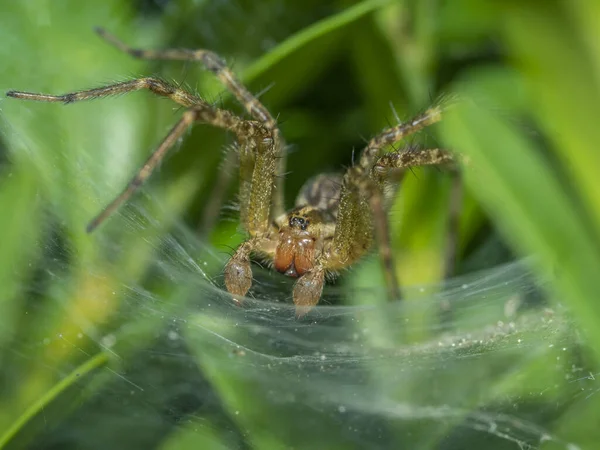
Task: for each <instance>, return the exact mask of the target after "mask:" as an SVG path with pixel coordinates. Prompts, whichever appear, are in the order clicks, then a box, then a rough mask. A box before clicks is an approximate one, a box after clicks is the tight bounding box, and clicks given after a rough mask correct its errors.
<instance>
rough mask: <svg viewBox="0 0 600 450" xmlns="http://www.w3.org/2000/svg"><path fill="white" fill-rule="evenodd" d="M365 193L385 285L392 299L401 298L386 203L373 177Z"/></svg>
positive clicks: (365, 187)
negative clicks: (371, 215) (369, 207)
mask: <svg viewBox="0 0 600 450" xmlns="http://www.w3.org/2000/svg"><path fill="white" fill-rule="evenodd" d="M363 191H364V195H365V196H366V198H368V199H369V204H370V206H371V211H372V214H373V226H374V228H375V238H376V241H377V247H378V252H379V258H380V260H381V265H382V267H383V275H384V278H385V285H386V287H387V291H388V298H389V299H390V300H392V301H393V300H399V299H400V287H399V285H398V276H397V274H396V265H395V263H394V257H393V255H392V243H391V236H390V227H389V223H388V214H387V210H386V208H385V205H384V198H383V192H382V191H381V188H380V187H379V186H378V185H377V184H376V183H375V181H374V180H373V179H370V180H369V182H368V183H367V184H366V185H364V186H363Z"/></svg>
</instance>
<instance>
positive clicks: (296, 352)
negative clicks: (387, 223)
mask: <svg viewBox="0 0 600 450" xmlns="http://www.w3.org/2000/svg"><path fill="white" fill-rule="evenodd" d="M128 220H129V223H130V224H131V225H132V226H131V230H130V231H129V233H131V235H132V238H133V235H134V233H135V232H136V231H137V230H136V229H137V228H138V226H139V223H138V224H136V223H135V221H136V220H137V219H133V218H131V217H129V218H128ZM157 242H158V243H157V244H155V245H154V246H153V247H154V249H155V252H156V253H155V259H154V264H153V267H152V269H151V271H150V274H151V275H150V276H149V277H148V280H146V283H145V284H150V285H152V282H153V281H155V282H158V281H160V282H161V284H164V282H165V280H167V281H168V283H167V284H168V285H169V289H168V290H163V292H160V291H159V292H153V291H152V290H151V289H148V288H146V287H142V286H141V285H139V284H132V282H131V280H130V279H120V280H119V281H118V283H117V285H118V286H119V291H116V292H113V294H114V295H116V296H122V298H123V301H122V304H121V308H120V310H119V317H118V321H117V322H118V325H116V326H114V327H113V329H111V330H110V331H108V332H104V331H103V332H102V333H101V334H99V330H98V329H97V328H96V327H91V328H88V330H87V332H86V335H85V336H84V337H83V339H84V340H85V339H90V340H91V341H93V342H95V343H96V345H97V346H99V347H100V348H102V349H103V351H104V352H106V353H107V354H108V355H110V360H111V361H112V363H111V364H109V366H108V367H107V368H106V370H105V371H104V373H103V374H102V375H101V376H98V377H96V378H95V379H93V380H92V383H91V384H92V385H94V384H99V385H101V386H102V388H101V390H100V392H101V395H98V394H90V396H91V397H90V398H91V400H90V402H89V406H88V408H87V409H86V410H87V412H86V413H82V412H81V411H79V412H78V413H77V418H71V419H70V420H67V421H66V423H67V424H72V423H73V420H75V421H76V422H77V423H78V427H76V428H73V427H72V425H63V426H62V432H58V433H54V434H49V435H48V436H45V437H44V439H42V442H45V443H46V444H47V445H48V444H55V445H60V446H66V445H73V446H75V447H77V448H95V446H94V444H93V442H95V439H93V438H92V437H93V436H94V434H93V427H94V424H95V423H97V422H98V421H106V420H107V417H111V418H112V420H114V421H115V425H116V426H117V428H122V429H123V431H125V430H130V431H131V430H138V431H139V432H140V433H139V435H142V436H145V438H147V439H150V437H151V436H153V435H154V433H160V432H161V430H162V431H163V432H164V431H165V430H166V429H169V430H170V431H171V432H172V433H171V438H170V439H169V440H166V441H165V442H164V448H187V447H186V445H185V442H188V441H186V440H189V442H193V443H194V445H198V439H199V438H200V440H201V442H204V444H205V445H207V448H247V446H248V445H249V446H250V447H252V448H314V447H318V448H449V449H459V448H465V447H464V446H465V445H472V443H473V442H478V443H479V445H481V448H483V447H485V448H521V449H535V448H547V447H546V445H553V446H554V447H551V448H569V449H575V448H578V447H577V446H575V445H574V444H570V443H568V442H563V441H561V440H560V439H559V438H558V437H556V436H555V435H554V434H553V433H552V432H551V431H550V430H549V429H548V428H546V427H544V426H541V425H538V423H539V422H540V421H541V420H542V418H543V419H544V422H546V423H547V418H548V416H550V417H551V416H552V415H553V414H558V412H559V411H560V409H561V405H562V404H564V402H566V401H567V398H568V397H567V398H565V397H564V395H565V391H567V392H569V393H570V394H571V395H574V394H575V393H577V391H579V390H580V389H582V387H581V386H580V383H581V380H579V381H578V382H577V379H579V378H580V375H578V372H579V371H582V370H583V369H582V368H580V367H578V366H577V365H576V362H575V361H573V358H572V356H571V355H572V354H573V348H574V346H575V344H576V340H575V337H574V335H573V333H572V329H571V328H572V327H571V326H570V325H571V322H570V320H569V318H568V316H566V315H565V314H564V312H562V311H556V310H551V309H549V308H548V306H547V304H546V302H545V300H544V295H543V288H544V286H545V283H544V282H540V281H539V280H538V281H537V282H534V281H533V278H532V276H531V274H530V271H529V270H528V266H529V264H530V263H531V262H532V261H516V262H512V263H508V264H504V265H501V266H498V267H494V268H492V269H488V270H484V271H479V272H475V273H472V274H470V275H467V276H462V277H459V278H456V279H452V280H450V281H448V282H446V283H445V284H443V285H440V286H422V287H419V286H417V287H414V288H411V289H408V290H407V291H406V292H405V297H406V299H405V300H404V301H401V302H399V303H382V304H380V305H377V306H354V307H352V306H330V305H327V304H324V305H322V306H317V307H316V308H315V309H314V310H313V311H312V312H311V313H310V314H309V315H308V316H307V317H306V318H305V319H304V320H300V321H299V320H296V319H295V317H294V308H293V305H292V304H291V303H290V301H289V296H290V293H289V292H290V291H289V287H290V284H289V283H288V282H287V279H283V280H282V278H283V277H280V276H278V275H277V274H270V273H268V272H266V271H262V270H261V269H259V268H255V272H256V273H255V275H256V277H257V289H255V290H254V291H253V292H254V294H253V298H249V299H248V300H247V301H246V302H245V303H244V305H243V307H239V306H236V305H235V304H234V303H233V302H232V301H231V300H230V298H229V296H228V294H227V293H225V292H223V290H222V289H221V288H220V281H219V269H218V268H219V267H221V266H222V263H223V260H224V257H223V255H222V254H221V253H219V252H218V251H216V250H215V249H213V248H211V247H210V246H206V245H205V244H203V243H202V242H201V241H199V240H198V239H197V238H196V237H195V236H194V234H193V233H191V232H190V231H189V230H188V229H186V228H185V227H184V226H178V227H176V229H175V230H174V231H173V233H172V234H170V235H168V237H166V238H163V239H161V240H160V241H157ZM107 245H109V244H108V243H107ZM111 250H113V249H111ZM114 250H115V251H116V252H118V249H116V248H115V249H114ZM113 286H114V284H113ZM344 295H353V296H355V297H357V298H359V299H362V300H364V299H365V298H366V297H369V296H384V295H385V291H383V290H381V291H378V290H374V289H363V290H356V291H353V292H350V293H349V292H348V291H347V290H345V289H344V286H343V285H339V286H331V287H328V288H326V290H325V294H324V299H325V302H334V303H335V302H336V298H338V297H340V296H344ZM413 298H415V299H417V300H415V301H413V300H412V299H413ZM432 310H437V311H439V316H438V317H439V320H436V321H434V322H429V323H426V322H422V321H419V317H422V316H423V315H424V314H425V313H426V312H428V311H429V312H430V311H432ZM84 328H85V327H84ZM51 339H56V340H61V339H63V337H62V336H57V337H54V338H51ZM140 341H141V342H142V344H140ZM68 344H69V345H72V346H74V347H76V348H78V349H81V351H86V352H87V351H88V350H87V348H88V347H89V346H87V345H85V344H83V343H79V342H72V341H69V342H68ZM537 372H540V373H542V372H543V373H544V376H536V373H537ZM515 383H516V384H517V386H515ZM519 383H523V386H518V384H519ZM565 386H566V387H565ZM79 389H81V392H86V391H87V390H90V387H89V386H86V385H85V384H83V385H79ZM117 424H118V425H117ZM67 430H68V431H67ZM73 430H75V431H73ZM223 430H224V431H223ZM135 434H136V433H132V435H131V436H128V435H123V434H119V433H117V434H116V435H115V436H108V437H105V439H104V440H103V441H102V446H101V447H98V448H106V446H107V445H109V444H110V445H109V446H110V447H111V448H129V447H127V446H138V447H140V448H141V447H143V444H141V443H140V438H139V435H138V437H136V438H134V437H133V435H135ZM215 436H219V437H218V438H217V437H215ZM143 441H144V439H143V438H142V439H141V442H143ZM467 443H470V444H467ZM190 445H191V444H190ZM49 446H50V447H52V445H49ZM219 446H221V447H219ZM190 448H192V447H190Z"/></svg>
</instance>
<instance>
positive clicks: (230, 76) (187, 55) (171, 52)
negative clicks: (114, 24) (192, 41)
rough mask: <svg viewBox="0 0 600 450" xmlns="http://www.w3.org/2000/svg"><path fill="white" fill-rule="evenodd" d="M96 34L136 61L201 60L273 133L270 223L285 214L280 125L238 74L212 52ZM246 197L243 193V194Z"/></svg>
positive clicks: (265, 185)
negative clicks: (141, 45)
mask: <svg viewBox="0 0 600 450" xmlns="http://www.w3.org/2000/svg"><path fill="white" fill-rule="evenodd" d="M96 32H97V33H98V34H99V35H100V36H101V37H102V38H103V39H104V40H106V41H107V42H108V43H110V44H112V45H113V46H115V47H116V48H118V49H119V50H121V51H122V52H125V53H127V54H129V55H131V56H133V57H134V58H139V59H154V60H171V61H198V62H200V63H202V64H203V65H204V67H205V68H206V69H207V70H209V71H211V72H212V73H214V74H215V76H216V77H217V78H218V79H219V80H220V81H221V82H222V83H223V85H224V86H225V87H226V88H227V89H228V90H229V91H230V92H231V93H232V94H233V96H234V97H235V98H236V99H237V100H238V101H239V102H240V103H241V104H242V105H243V106H244V108H245V109H246V111H247V112H248V113H249V114H250V115H251V116H252V117H253V118H254V119H256V120H258V121H260V122H262V123H263V124H264V125H265V127H266V128H267V129H268V130H270V134H271V139H272V140H273V150H274V152H273V155H274V156H273V157H274V158H275V159H276V161H277V165H276V170H275V171H273V173H272V178H273V179H272V180H269V181H268V184H269V185H272V186H273V187H274V188H273V189H271V187H270V186H269V187H268V190H269V193H270V196H271V197H270V198H269V199H268V201H269V204H270V205H272V206H271V207H270V215H269V218H270V220H273V219H274V218H276V217H279V216H280V215H281V214H283V213H284V212H285V205H284V198H283V189H284V186H283V185H284V178H283V177H282V176H277V174H278V173H279V174H282V173H283V172H284V171H285V159H286V155H285V152H284V151H283V140H282V139H281V136H280V133H279V129H278V128H277V122H276V120H275V119H274V118H273V116H272V115H271V113H270V112H269V111H268V110H267V108H265V106H264V105H263V104H262V103H260V101H259V100H258V99H257V98H256V97H255V96H254V95H252V94H251V93H250V91H248V89H246V87H245V86H244V85H243V84H242V83H241V81H240V80H238V78H237V77H236V76H235V74H234V73H233V72H232V71H231V69H229V67H227V65H226V64H225V62H224V61H223V60H222V59H221V58H220V57H219V56H218V55H217V54H216V53H214V52H211V51H210V50H203V49H198V50H192V49H163V50H145V49H137V48H132V47H130V46H128V45H127V44H125V43H124V42H122V41H121V40H120V39H118V38H117V37H116V36H114V35H112V34H110V33H109V32H107V31H106V30H104V29H103V28H96ZM266 188H267V184H264V185H263V184H261V185H253V187H252V189H255V190H264V189H266ZM241 195H242V196H243V195H244V193H241Z"/></svg>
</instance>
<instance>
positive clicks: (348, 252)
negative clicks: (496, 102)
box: [294, 106, 452, 315]
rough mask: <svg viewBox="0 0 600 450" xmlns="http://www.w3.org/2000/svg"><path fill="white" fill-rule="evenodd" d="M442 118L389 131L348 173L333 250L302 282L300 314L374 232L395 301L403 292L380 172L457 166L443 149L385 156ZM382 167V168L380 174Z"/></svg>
mask: <svg viewBox="0 0 600 450" xmlns="http://www.w3.org/2000/svg"><path fill="white" fill-rule="evenodd" d="M441 117H442V109H441V107H439V106H436V107H433V108H430V109H428V110H426V111H425V112H424V113H422V114H420V115H418V116H416V117H415V118H413V119H412V120H410V121H408V122H406V123H402V124H399V125H396V126H394V127H390V128H387V129H385V130H383V131H382V132H381V133H379V134H378V135H377V136H375V137H373V138H372V139H371V140H370V141H369V143H368V144H367V146H366V148H365V149H364V150H363V152H362V154H361V158H360V160H359V163H358V164H357V165H355V166H353V167H350V168H349V169H348V170H347V171H346V173H345V174H344V177H343V181H342V191H341V196H340V204H339V212H338V218H337V222H336V227H335V233H334V237H333V242H332V245H331V249H330V250H329V251H328V252H326V253H324V254H323V255H322V256H321V258H320V259H319V260H318V261H317V264H316V265H315V267H314V268H313V269H312V270H311V271H309V272H308V273H306V274H305V275H303V276H302V277H301V278H299V279H298V281H297V282H296V286H295V287H294V303H295V304H296V305H297V306H298V307H299V309H297V315H303V314H304V313H305V312H306V311H307V310H308V309H310V307H311V306H313V305H315V304H316V303H317V302H318V300H319V298H320V296H321V293H322V289H323V284H324V274H325V271H327V270H334V271H335V270H339V269H341V268H344V267H346V266H348V265H350V264H352V263H353V262H354V261H356V260H357V259H358V258H360V257H361V256H362V255H363V254H364V253H366V252H367V250H368V249H369V248H370V247H371V244H372V235H373V233H372V232H373V231H375V235H376V239H377V242H378V250H379V255H380V258H381V261H382V265H383V270H384V273H385V279H386V284H387V288H388V292H389V295H390V297H391V298H392V299H396V298H398V293H399V288H398V281H397V277H396V272H395V269H394V261H393V257H392V251H391V244H390V236H389V229H388V224H387V213H386V211H385V208H384V207H383V204H384V201H383V192H382V190H381V183H380V182H378V180H377V177H376V176H375V173H376V172H377V170H381V169H383V168H385V167H386V166H387V167H389V168H395V169H405V168H408V167H411V166H417V165H437V164H444V163H447V162H449V161H451V160H452V157H451V155H450V154H449V153H447V152H444V151H443V150H440V149H424V150H419V151H413V150H411V151H404V152H402V151H400V152H393V153H389V154H387V155H383V156H382V155H381V153H382V151H383V149H384V148H385V147H386V146H388V145H390V144H393V143H395V142H398V141H401V140H402V139H404V138H405V137H407V136H409V135H411V134H413V133H416V132H417V131H420V130H421V129H423V128H425V127H427V126H429V125H432V124H434V123H437V122H439V121H440V120H441ZM376 166H377V167H378V168H379V169H376V170H375V171H374V169H375V167H376Z"/></svg>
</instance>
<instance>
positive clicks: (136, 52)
mask: <svg viewBox="0 0 600 450" xmlns="http://www.w3.org/2000/svg"><path fill="white" fill-rule="evenodd" d="M96 32H97V33H98V34H99V35H100V36H101V37H102V38H103V39H104V40H106V41H107V42H109V43H110V44H112V45H114V46H115V47H116V48H118V49H119V50H121V51H122V52H125V53H128V54H129V55H131V56H133V57H134V58H139V59H159V60H171V61H198V62H200V63H202V64H203V65H204V67H206V69H207V70H209V71H211V72H213V73H214V74H215V75H216V76H217V78H219V80H221V82H222V83H223V85H224V86H225V87H227V89H229V91H230V92H231V93H232V94H233V95H234V96H235V97H236V98H237V99H238V100H239V101H240V103H241V104H242V105H243V106H244V107H245V108H246V110H247V111H248V113H249V114H250V115H251V116H252V117H253V118H254V119H256V120H259V121H260V122H263V123H264V124H265V126H266V127H267V128H275V127H276V122H275V119H273V116H271V114H270V113H269V111H268V110H267V108H265V107H264V106H263V105H262V104H261V103H260V102H259V101H258V99H257V98H256V97H255V96H254V95H252V94H251V93H250V91H248V89H246V87H245V86H244V85H243V84H242V83H241V82H240V81H239V80H238V79H237V77H236V76H235V75H234V74H233V72H232V71H231V70H230V69H229V67H227V65H226V64H225V62H224V61H223V60H222V59H221V58H220V57H219V56H218V55H217V54H216V53H214V52H211V51H210V50H203V49H197V50H192V49H185V48H174V49H164V50H144V49H138V48H131V47H130V46H128V45H127V44H125V43H124V42H122V41H121V40H120V39H118V38H117V37H116V36H114V35H112V34H110V33H109V32H108V31H106V30H105V29H103V28H96Z"/></svg>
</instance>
